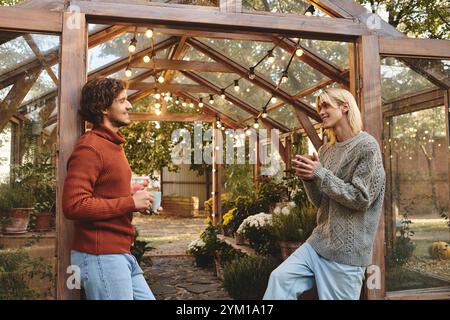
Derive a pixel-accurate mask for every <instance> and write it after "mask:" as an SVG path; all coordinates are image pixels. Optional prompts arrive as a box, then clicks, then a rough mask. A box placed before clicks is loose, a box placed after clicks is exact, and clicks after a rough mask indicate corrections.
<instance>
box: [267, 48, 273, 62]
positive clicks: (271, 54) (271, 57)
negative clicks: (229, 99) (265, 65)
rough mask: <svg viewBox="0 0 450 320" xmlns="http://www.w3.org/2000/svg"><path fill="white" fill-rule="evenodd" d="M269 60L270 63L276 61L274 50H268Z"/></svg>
mask: <svg viewBox="0 0 450 320" xmlns="http://www.w3.org/2000/svg"><path fill="white" fill-rule="evenodd" d="M267 61H268V62H269V63H274V62H275V57H274V56H273V50H269V51H267Z"/></svg>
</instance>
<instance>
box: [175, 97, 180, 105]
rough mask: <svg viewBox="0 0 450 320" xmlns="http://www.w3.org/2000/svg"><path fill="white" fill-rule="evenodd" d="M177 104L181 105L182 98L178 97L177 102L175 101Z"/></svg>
mask: <svg viewBox="0 0 450 320" xmlns="http://www.w3.org/2000/svg"><path fill="white" fill-rule="evenodd" d="M175 104H180V97H178V96H177V100H175Z"/></svg>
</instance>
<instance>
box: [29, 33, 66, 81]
mask: <svg viewBox="0 0 450 320" xmlns="http://www.w3.org/2000/svg"><path fill="white" fill-rule="evenodd" d="M23 38H24V39H25V41H26V42H27V44H28V46H29V47H30V49H31V50H32V51H33V53H34V55H35V56H36V58H38V60H39V61H40V62H41V64H42V66H43V67H44V68H45V70H46V71H47V73H48V75H49V76H50V78H51V79H52V80H53V82H54V83H55V85H56V86H57V87H58V86H59V81H58V78H57V77H56V75H55V73H54V72H53V69H52V68H51V66H50V64H49V63H47V59H45V57H44V55H43V54H42V52H41V50H40V49H39V47H38V46H37V44H36V42H34V40H33V38H32V37H31V35H30V34H24V35H23Z"/></svg>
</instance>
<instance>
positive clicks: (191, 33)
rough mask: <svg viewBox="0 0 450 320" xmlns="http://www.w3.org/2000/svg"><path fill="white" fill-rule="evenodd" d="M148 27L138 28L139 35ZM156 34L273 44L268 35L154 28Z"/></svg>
mask: <svg viewBox="0 0 450 320" xmlns="http://www.w3.org/2000/svg"><path fill="white" fill-rule="evenodd" d="M134 29H135V28H134V27H128V32H134ZM145 30H147V27H138V33H144V32H145ZM153 32H154V33H156V34H164V35H169V36H178V37H181V36H186V37H188V38H213V39H229V40H239V41H258V42H272V40H270V39H269V38H268V37H267V36H266V35H260V34H246V33H229V32H223V31H222V32H220V31H214V32H212V31H208V30H195V29H176V28H173V27H167V28H153Z"/></svg>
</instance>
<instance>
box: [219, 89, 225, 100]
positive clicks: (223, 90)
mask: <svg viewBox="0 0 450 320" xmlns="http://www.w3.org/2000/svg"><path fill="white" fill-rule="evenodd" d="M220 97H221V98H222V99H225V97H226V96H225V89H223V88H222V89H220Z"/></svg>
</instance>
